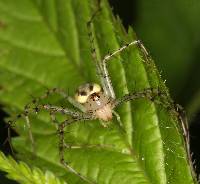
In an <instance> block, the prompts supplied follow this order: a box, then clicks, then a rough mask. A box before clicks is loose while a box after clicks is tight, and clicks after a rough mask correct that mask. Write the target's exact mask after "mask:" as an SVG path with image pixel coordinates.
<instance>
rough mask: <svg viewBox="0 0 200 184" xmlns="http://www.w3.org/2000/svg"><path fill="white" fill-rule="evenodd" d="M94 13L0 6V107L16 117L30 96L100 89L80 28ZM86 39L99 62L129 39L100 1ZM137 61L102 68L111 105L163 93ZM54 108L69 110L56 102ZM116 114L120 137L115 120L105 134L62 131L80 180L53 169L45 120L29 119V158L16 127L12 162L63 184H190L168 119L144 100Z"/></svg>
mask: <svg viewBox="0 0 200 184" xmlns="http://www.w3.org/2000/svg"><path fill="white" fill-rule="evenodd" d="M96 9H97V6H96V1H90V0H87V1H86V0H85V1H81V0H77V1H74V0H67V1H66V0H60V1H54V0H49V1H45V0H35V1H34V0H32V1H31V0H29V1H27V0H21V1H15V0H7V1H0V17H1V22H2V24H3V25H4V26H3V27H2V28H1V29H0V40H1V42H0V50H1V58H0V81H1V91H0V100H1V103H2V104H4V105H5V108H6V111H7V112H8V113H10V115H11V116H14V115H15V114H17V113H19V112H20V111H22V110H23V107H24V105H25V104H26V103H28V102H29V101H31V98H30V95H34V96H40V95H41V94H43V93H44V91H45V88H51V87H60V88H63V89H66V90H67V89H68V93H69V95H73V91H74V90H75V88H76V87H77V86H78V85H79V84H81V83H83V82H89V81H93V82H99V79H98V77H97V76H96V74H95V66H94V63H93V61H92V59H91V56H90V55H91V53H90V44H89V39H88V36H87V34H88V31H87V28H86V22H87V21H88V20H89V18H90V17H91V15H92V13H93V12H94V11H95V10H96ZM93 31H94V32H95V43H96V47H97V52H98V56H99V57H101V58H102V57H103V56H104V55H106V54H107V53H108V52H112V51H113V50H115V49H118V48H120V46H121V45H123V44H125V43H127V42H130V41H133V40H134V39H136V38H135V34H134V32H133V31H132V30H131V29H129V34H127V33H126V32H125V31H124V29H123V27H122V25H121V24H120V21H119V20H116V19H115V18H114V17H113V16H112V13H111V10H110V8H109V6H108V4H107V2H106V1H102V11H101V12H99V14H98V15H97V16H96V18H95V20H94V30H93ZM144 59H145V57H144V55H143V53H142V52H141V51H140V49H138V48H137V47H135V46H133V47H132V48H130V49H127V51H125V52H124V53H123V54H121V55H120V57H116V58H114V59H113V61H112V62H110V63H109V72H110V74H111V79H112V82H113V86H114V89H115V91H116V96H117V97H120V96H122V95H124V94H125V93H129V92H134V91H135V92H136V91H141V90H143V89H145V88H149V87H152V88H158V87H159V88H160V89H161V90H163V91H165V92H166V93H167V89H166V87H165V85H164V83H163V82H162V80H161V79H160V76H159V74H158V72H157V70H156V68H155V66H154V63H153V61H152V60H148V61H147V60H144ZM52 100H53V99H52V98H49V101H50V102H51V101H52ZM157 100H159V97H158V99H157ZM169 100H170V99H169ZM56 103H58V104H60V105H61V104H62V105H65V106H68V105H69V104H67V102H65V101H63V100H62V99H60V98H58V99H56ZM161 103H162V102H161ZM171 108H172V109H173V107H171ZM117 111H118V113H119V114H120V117H121V121H122V123H123V126H124V129H125V132H123V130H121V129H120V128H119V127H118V126H117V123H116V120H115V119H114V120H113V123H111V124H110V127H109V128H107V129H106V128H103V127H102V126H101V125H100V123H99V121H92V122H85V123H75V124H72V125H70V126H68V127H66V134H65V141H66V143H68V144H70V145H71V147H72V148H71V149H66V150H65V160H66V162H67V163H68V164H69V165H70V166H71V167H72V168H73V169H74V170H76V172H78V173H80V175H82V176H83V177H84V178H86V180H83V179H81V178H80V177H79V175H78V174H77V173H72V172H70V171H68V170H66V169H65V168H64V167H63V166H62V165H61V164H60V162H59V154H58V147H59V143H58V135H57V129H56V126H55V124H53V123H51V122H50V118H49V115H47V113H45V112H41V113H39V115H37V116H31V123H32V124H31V125H32V132H33V136H34V139H35V145H36V152H35V154H33V152H32V150H31V144H30V140H29V138H28V131H27V127H26V124H25V122H24V121H18V122H17V124H16V131H17V132H18V133H19V135H20V137H17V138H15V139H13V143H14V147H15V149H16V150H17V151H18V157H19V158H20V159H22V160H24V161H26V162H27V163H29V164H30V165H31V166H37V167H39V168H41V169H42V170H50V171H51V172H53V173H54V174H55V175H56V176H57V177H59V178H63V179H64V180H66V181H67V182H68V183H70V184H71V183H74V184H75V183H78V184H80V183H100V184H101V183H109V184H114V183H120V184H144V183H149V184H150V183H156V184H164V183H176V184H177V183H187V184H192V183H196V180H195V178H194V177H195V176H193V175H192V168H190V166H189V163H188V162H189V161H188V158H187V153H186V151H185V148H184V140H183V137H182V132H181V127H180V125H179V124H178V121H177V117H176V116H175V115H173V114H172V113H170V111H169V110H167V109H166V108H164V107H163V106H162V105H159V104H156V103H153V102H151V101H150V100H148V99H139V100H136V101H134V102H129V103H124V104H123V105H122V106H121V107H120V108H118V109H117ZM58 118H59V117H58ZM60 118H61V119H62V118H64V117H60Z"/></svg>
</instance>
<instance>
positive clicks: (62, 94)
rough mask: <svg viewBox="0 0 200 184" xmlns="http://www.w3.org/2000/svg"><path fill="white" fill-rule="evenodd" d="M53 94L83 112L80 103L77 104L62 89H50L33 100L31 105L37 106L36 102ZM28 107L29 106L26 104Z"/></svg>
mask: <svg viewBox="0 0 200 184" xmlns="http://www.w3.org/2000/svg"><path fill="white" fill-rule="evenodd" d="M53 94H58V95H60V96H61V97H63V99H65V100H67V101H68V102H69V103H71V104H72V105H73V106H75V107H77V108H78V109H79V110H81V111H82V112H84V111H85V109H84V107H83V106H82V105H81V104H80V103H77V102H76V101H75V100H74V99H73V98H72V97H70V96H69V95H67V94H66V92H65V91H64V90H62V89H59V88H52V89H48V90H47V91H46V93H45V94H44V95H42V96H41V97H38V98H35V99H33V100H32V103H33V104H38V102H39V101H40V100H43V99H46V98H48V97H49V96H50V95H53ZM28 105H29V106H30V105H31V103H30V104H28Z"/></svg>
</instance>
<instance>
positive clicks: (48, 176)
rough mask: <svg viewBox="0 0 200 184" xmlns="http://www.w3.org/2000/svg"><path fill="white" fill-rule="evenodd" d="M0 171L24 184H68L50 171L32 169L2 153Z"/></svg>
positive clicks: (0, 155)
mask: <svg viewBox="0 0 200 184" xmlns="http://www.w3.org/2000/svg"><path fill="white" fill-rule="evenodd" d="M0 169H1V170H2V171H4V172H6V173H7V177H8V178H10V179H12V180H15V181H18V182H19V183H22V184H27V183H32V184H40V183H46V184H66V182H63V181H60V180H59V179H58V178H56V177H55V176H54V174H53V173H52V172H50V171H46V172H45V173H43V172H42V171H41V170H40V169H38V168H36V167H35V168H33V169H30V168H29V167H28V166H27V164H25V163H24V162H19V163H17V162H16V161H15V160H13V159H12V158H11V157H6V156H5V155H4V154H3V153H2V152H0Z"/></svg>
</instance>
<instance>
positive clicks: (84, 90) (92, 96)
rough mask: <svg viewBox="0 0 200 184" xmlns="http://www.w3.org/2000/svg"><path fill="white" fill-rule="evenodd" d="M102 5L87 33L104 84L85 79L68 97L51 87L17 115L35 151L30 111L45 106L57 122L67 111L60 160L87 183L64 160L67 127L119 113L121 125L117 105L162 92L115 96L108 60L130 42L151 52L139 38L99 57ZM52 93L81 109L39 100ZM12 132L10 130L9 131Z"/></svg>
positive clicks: (60, 129) (60, 127)
mask: <svg viewBox="0 0 200 184" xmlns="http://www.w3.org/2000/svg"><path fill="white" fill-rule="evenodd" d="M98 11H99V9H98V10H97V11H96V12H95V13H94V14H93V15H92V17H91V18H90V20H89V21H88V23H87V28H88V36H89V40H90V44H91V53H92V59H93V61H94V62H95V65H96V69H97V74H98V76H99V77H100V81H101V86H100V85H98V84H95V83H86V84H83V85H81V86H79V88H78V89H77V91H76V94H75V98H72V97H69V96H68V95H67V94H66V93H65V92H64V91H63V90H61V89H58V88H53V89H50V90H48V91H47V92H46V94H44V95H43V96H41V97H39V98H36V99H34V100H33V101H32V103H30V104H28V105H26V106H25V108H24V111H23V113H21V114H20V115H18V117H17V119H18V118H20V117H24V118H25V121H26V124H27V127H28V132H29V138H30V141H31V143H32V146H33V152H34V151H35V149H34V138H33V135H32V132H31V123H30V120H29V114H30V113H31V111H34V112H35V113H37V112H39V111H41V110H46V111H48V112H49V113H50V116H51V119H52V121H53V122H55V123H57V121H56V118H55V114H56V113H60V114H65V115H69V116H71V118H70V119H67V120H65V121H63V122H62V123H59V125H58V133H59V154H60V162H61V164H62V165H63V166H64V167H65V168H66V169H67V170H69V171H70V172H72V173H74V174H76V175H78V176H79V177H80V178H82V179H83V180H84V181H86V182H88V183H94V182H91V181H90V180H88V179H87V178H86V177H84V176H83V175H81V174H80V173H79V172H77V171H76V170H74V169H73V168H72V167H71V166H70V165H69V164H68V163H67V162H66V161H65V160H64V149H65V148H70V146H68V145H67V144H66V143H65V141H64V128H65V127H66V126H68V125H70V124H72V123H75V122H77V121H79V122H80V121H87V120H95V119H99V120H101V121H102V125H103V126H104V127H106V126H107V124H106V122H109V121H110V120H112V118H113V115H114V116H116V119H117V120H118V122H119V124H120V126H122V124H121V122H120V117H119V115H118V114H117V113H116V112H115V110H114V109H116V108H117V107H118V106H119V105H121V104H123V103H124V102H128V101H131V100H136V99H140V98H146V99H149V100H153V99H154V97H156V96H162V93H161V92H160V91H159V90H158V89H152V88H146V89H144V90H142V91H138V92H134V93H129V94H126V95H124V96H122V97H120V98H118V99H117V98H116V96H115V92H114V89H113V86H112V82H111V80H110V77H109V73H108V70H107V63H108V61H109V60H110V59H112V58H113V57H114V56H116V55H117V54H120V53H121V52H122V51H124V50H126V49H127V48H128V47H130V46H134V45H135V46H137V47H139V48H140V51H142V53H143V55H144V56H145V59H148V57H149V55H148V52H147V50H146V49H145V47H144V46H143V44H142V43H141V41H140V40H135V41H132V42H130V43H128V44H126V45H124V46H122V47H121V48H119V49H117V50H115V51H114V52H112V53H110V54H108V55H106V56H105V57H104V58H103V59H102V60H101V61H99V60H98V58H97V54H96V50H95V44H94V35H93V31H92V22H93V19H94V17H95V16H96V14H97V12H98ZM52 94H58V95H60V96H61V97H63V99H65V100H67V101H68V102H69V103H71V104H72V105H73V106H74V107H75V108H77V109H78V111H75V110H72V109H69V108H64V107H59V106H55V105H50V104H39V103H38V102H39V101H40V100H41V99H45V98H47V97H48V96H49V95H52ZM31 104H32V105H35V108H33V109H30V105H31ZM14 122H16V120H15V121H9V122H8V123H9V125H10V127H11V126H12V125H13V123H14ZM9 135H10V133H9Z"/></svg>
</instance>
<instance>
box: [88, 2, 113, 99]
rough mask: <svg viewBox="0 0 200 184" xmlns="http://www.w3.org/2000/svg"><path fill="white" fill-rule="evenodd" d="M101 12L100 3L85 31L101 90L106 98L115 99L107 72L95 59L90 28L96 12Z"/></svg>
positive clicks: (91, 28) (93, 37)
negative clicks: (86, 31)
mask: <svg viewBox="0 0 200 184" xmlns="http://www.w3.org/2000/svg"><path fill="white" fill-rule="evenodd" d="M100 10H101V7H100V2H99V3H98V8H97V10H96V11H95V12H94V13H93V14H92V16H91V18H90V20H89V21H88V22H87V29H88V36H89V40H90V45H91V53H92V59H93V61H94V62H95V65H96V69H97V74H98V76H99V77H100V81H101V85H102V87H103V90H104V92H105V94H106V95H107V96H110V97H112V98H115V93H114V90H113V87H112V84H111V81H110V79H109V74H108V72H107V70H104V68H103V67H102V64H101V61H100V59H98V57H97V51H96V48H95V42H94V41H95V36H94V33H93V32H94V31H93V29H94V28H93V26H92V22H93V20H94V18H95V16H96V15H97V14H98V12H99V11H100ZM105 79H106V80H108V79H109V80H108V81H109V83H107V82H106V81H105Z"/></svg>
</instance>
